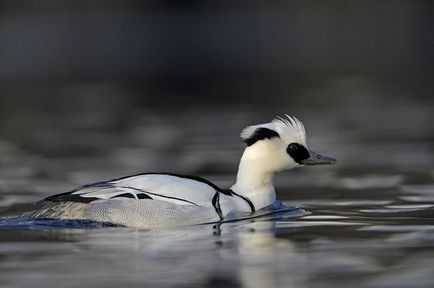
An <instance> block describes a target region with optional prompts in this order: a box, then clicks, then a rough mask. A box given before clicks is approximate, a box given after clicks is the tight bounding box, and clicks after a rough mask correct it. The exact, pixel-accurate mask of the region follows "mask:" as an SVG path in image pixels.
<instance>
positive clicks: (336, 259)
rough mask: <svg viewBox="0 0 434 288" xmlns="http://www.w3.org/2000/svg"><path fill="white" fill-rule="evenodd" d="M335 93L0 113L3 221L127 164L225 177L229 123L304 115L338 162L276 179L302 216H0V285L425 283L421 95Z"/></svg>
mask: <svg viewBox="0 0 434 288" xmlns="http://www.w3.org/2000/svg"><path fill="white" fill-rule="evenodd" d="M104 89H106V88H104ZM107 90H110V89H106V90H104V91H107ZM365 96H366V95H365ZM366 97H367V96H366ZM339 101H340V102H339V103H340V104H341V105H339V107H338V108H336V107H335V106H334V104H335V103H329V104H327V103H323V102H321V103H322V104H321V109H320V107H319V106H315V107H311V106H309V107H308V108H306V107H305V108H303V109H301V108H294V110H296V111H289V110H288V109H285V110H284V111H281V110H280V109H281V107H279V108H276V107H275V108H272V107H271V108H270V107H268V108H264V109H262V110H261V112H252V111H251V110H250V109H249V108H246V107H235V108H231V109H229V108H228V109H224V110H222V109H215V110H207V109H189V110H183V111H176V113H164V110H160V111H159V110H152V109H146V108H140V109H138V110H134V109H132V110H129V111H132V112H130V113H131V114H132V115H133V117H132V119H133V120H129V121H127V122H126V123H123V124H120V127H114V125H113V121H115V122H116V121H118V120H119V119H123V118H122V117H121V116H119V115H121V114H120V113H117V112H118V111H115V112H114V111H111V112H110V113H109V114H104V113H103V112H102V111H100V113H99V114H98V113H96V114H95V111H94V110H92V111H87V110H80V109H75V110H74V112H73V113H72V112H71V113H68V112H65V113H62V114H61V115H58V114H56V113H53V112H50V111H46V110H42V112H32V113H33V114H31V116H28V115H29V114H28V113H29V112H26V113H27V114H25V115H27V116H28V117H29V118H28V119H27V118H25V117H22V115H23V114H20V113H21V112H20V111H15V112H13V113H9V114H7V115H3V116H1V117H3V118H2V120H3V121H2V123H3V126H2V134H1V137H0V164H1V166H0V216H1V217H3V218H11V217H14V216H18V215H19V214H20V213H22V212H24V211H28V210H30V209H31V208H32V203H33V202H35V201H37V200H39V199H41V198H43V197H46V196H48V195H50V194H54V193H60V192H64V191H68V190H70V189H71V188H73V187H75V186H78V185H81V184H84V183H89V182H94V181H97V180H102V179H109V178H113V177H119V176H122V175H128V174H134V173H138V172H150V171H167V172H175V173H186V174H190V173H191V174H198V175H200V176H203V177H206V178H208V179H210V180H212V181H214V182H216V183H217V184H219V185H221V186H229V185H230V184H232V181H233V180H234V177H235V173H236V166H237V162H238V159H239V157H240V155H241V152H242V149H243V145H242V144H241V143H240V140H239V139H238V136H237V135H238V133H239V131H240V130H241V128H243V126H245V125H248V124H253V123H255V122H257V121H267V120H269V118H270V117H272V116H271V115H274V114H275V113H284V112H288V113H295V114H296V116H298V117H299V118H300V119H302V120H304V122H305V125H306V128H307V132H308V137H309V144H310V145H311V147H312V148H313V149H315V150H318V151H320V152H324V154H328V155H330V156H334V157H336V158H337V159H338V160H339V163H338V165H337V166H334V167H312V168H310V167H304V168H300V169H295V170H293V171H289V172H286V173H282V174H280V175H278V176H277V178H276V186H277V190H278V198H279V199H280V200H282V201H284V204H285V205H287V206H298V207H301V208H302V209H304V210H306V211H309V212H310V213H308V214H306V215H305V216H303V217H301V218H294V217H293V216H294V215H291V214H282V215H280V216H279V217H273V216H267V217H261V218H255V219H247V220H243V221H238V222H231V223H223V224H221V225H212V224H210V225H199V226H193V227H180V228H177V229H155V230H148V231H143V230H134V229H128V228H122V227H106V226H105V225H103V226H100V225H95V224H94V223H87V222H82V223H79V225H78V226H81V227H82V228H77V223H66V224H65V225H63V226H62V225H60V226H59V225H33V224H35V223H31V225H27V224H26V223H22V222H21V226H20V225H15V226H14V225H7V227H5V225H3V227H0V286H2V287H78V286H81V287H90V286H94V287H119V286H125V287H126V286H128V287H152V286H157V287H174V286H177V287H349V286H350V285H351V287H394V288H395V287H409V286H411V287H434V276H433V275H434V168H433V163H434V161H433V150H432V148H433V145H432V144H433V140H434V138H433V133H432V123H433V113H432V112H433V109H432V107H433V106H432V103H431V102H423V101H422V102H419V101H418V100H405V101H401V102H399V101H397V102H394V105H389V103H390V102H387V101H385V102H377V101H376V100H375V97H374V98H368V99H367V100H366V99H365V100H364V101H363V102H359V103H358V106H357V107H358V109H355V110H354V109H353V110H352V111H348V109H347V108H348V107H354V106H351V105H353V104H354V102H351V101H348V102H347V101H346V100H344V99H341V100H339ZM356 102H357V101H356ZM70 104H71V103H70ZM110 105H112V104H110ZM282 107H283V106H282ZM386 108H387V109H386ZM258 109H259V108H256V111H259V110H258ZM331 109H333V110H331ZM356 110H357V111H356ZM329 111H334V116H330V113H329ZM367 111H369V117H367V116H366V115H367V114H366V113H367ZM300 114H301V115H300ZM95 115H98V116H95ZM114 115H118V116H117V117H120V118H117V120H113V118H111V117H112V116H114ZM77 119H81V121H80V122H78V121H77ZM121 122H122V121H121ZM116 123H119V122H116ZM107 126H109V127H110V129H105V128H104V127H107ZM21 220H22V219H21ZM3 224H4V222H3ZM9 224H11V223H10V222H9ZM45 224H47V223H45Z"/></svg>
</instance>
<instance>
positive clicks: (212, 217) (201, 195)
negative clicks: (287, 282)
mask: <svg viewBox="0 0 434 288" xmlns="http://www.w3.org/2000/svg"><path fill="white" fill-rule="evenodd" d="M240 136H241V139H242V140H243V141H244V143H245V144H246V146H245V150H244V152H243V154H242V156H241V160H240V162H239V166H238V172H237V176H236V181H235V183H234V184H233V185H232V186H231V187H229V188H221V187H219V186H218V185H216V184H214V183H212V182H210V181H209V180H207V179H204V178H202V177H199V176H190V175H181V174H175V173H154V172H151V173H141V174H136V175H130V176H126V177H121V178H116V179H111V180H108V181H101V182H97V183H92V184H86V185H84V186H81V187H78V188H75V189H73V190H72V191H69V192H66V193H61V194H57V195H53V196H49V197H47V198H45V199H43V200H41V201H40V202H39V204H41V205H40V206H41V207H40V208H38V209H36V210H34V211H32V212H30V213H28V214H27V215H26V216H31V217H35V218H47V219H59V220H90V221H97V222H103V223H111V224H114V225H119V226H125V227H132V228H141V229H148V228H157V227H169V226H184V225H196V224H203V223H219V222H222V221H224V220H225V219H226V218H227V217H228V215H230V214H231V213H234V212H241V213H248V214H249V215H254V214H255V213H256V212H257V211H258V210H261V209H263V208H265V207H269V206H270V205H273V203H275V202H276V189H275V186H274V182H273V178H274V175H275V174H276V173H278V172H281V171H285V170H290V169H292V168H296V167H301V166H307V165H309V166H312V165H333V164H336V162H337V161H336V159H334V158H332V157H328V156H324V155H321V154H319V153H317V152H314V151H312V150H310V149H309V148H308V145H307V142H306V131H305V128H304V125H303V124H302V122H301V121H300V120H298V119H297V118H296V117H291V116H288V115H287V114H285V116H284V117H280V116H278V117H276V118H274V119H273V120H272V121H271V122H268V123H264V124H257V125H252V126H248V127H246V128H245V129H243V130H242V132H241V135H240Z"/></svg>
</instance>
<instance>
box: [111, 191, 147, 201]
mask: <svg viewBox="0 0 434 288" xmlns="http://www.w3.org/2000/svg"><path fill="white" fill-rule="evenodd" d="M134 195H135V196H134ZM119 197H123V198H131V199H151V200H152V197H151V196H149V195H147V194H144V193H139V194H133V193H128V192H127V193H123V194H119V195H116V196H113V197H111V198H110V199H114V198H119Z"/></svg>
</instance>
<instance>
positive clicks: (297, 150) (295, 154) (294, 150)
mask: <svg viewBox="0 0 434 288" xmlns="http://www.w3.org/2000/svg"><path fill="white" fill-rule="evenodd" d="M286 153H288V154H289V156H291V157H292V158H293V159H294V161H295V162H297V163H298V164H301V161H303V160H305V159H307V158H309V157H310V154H309V151H307V149H306V147H304V146H303V145H300V144H298V143H291V144H289V145H288V147H287V148H286Z"/></svg>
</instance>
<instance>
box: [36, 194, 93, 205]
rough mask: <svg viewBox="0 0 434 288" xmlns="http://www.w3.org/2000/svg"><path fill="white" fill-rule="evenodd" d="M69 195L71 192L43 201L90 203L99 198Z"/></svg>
mask: <svg viewBox="0 0 434 288" xmlns="http://www.w3.org/2000/svg"><path fill="white" fill-rule="evenodd" d="M71 193H72V192H67V193H63V194H58V195H53V196H50V197H47V198H45V199H44V201H50V202H78V203H90V202H92V201H95V200H100V198H96V197H82V196H81V195H78V194H71Z"/></svg>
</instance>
